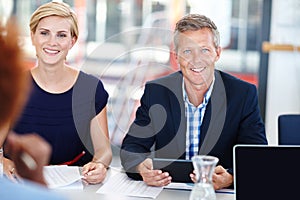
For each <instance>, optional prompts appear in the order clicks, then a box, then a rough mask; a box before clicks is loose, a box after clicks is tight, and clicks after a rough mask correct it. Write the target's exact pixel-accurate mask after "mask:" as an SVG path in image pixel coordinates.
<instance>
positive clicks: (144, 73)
mask: <svg viewBox="0 0 300 200" xmlns="http://www.w3.org/2000/svg"><path fill="white" fill-rule="evenodd" d="M46 2H49V0H48V1H47V0H36V1H33V0H22V1H18V0H0V15H2V22H1V23H5V20H6V19H7V18H8V17H9V16H16V19H17V20H18V23H19V24H20V26H21V29H22V38H21V40H20V41H21V45H22V47H23V48H24V51H25V53H26V63H27V67H28V68H30V67H32V66H34V64H35V55H34V50H33V46H32V45H31V42H30V37H29V26H28V24H29V18H30V15H31V13H32V12H33V11H34V10H35V9H36V8H37V7H38V6H40V5H41V4H43V3H46ZM64 2H66V3H68V4H70V5H71V6H72V7H73V9H74V10H75V12H76V13H77V15H78V18H79V27H80V35H79V40H78V42H77V44H76V45H75V47H74V48H73V49H72V50H71V52H70V54H69V55H68V58H67V61H68V62H69V63H72V65H73V66H76V67H78V68H80V69H81V70H83V71H85V72H87V73H91V74H93V75H95V76H97V77H99V78H100V79H101V80H102V81H103V83H104V86H105V88H106V89H107V91H108V92H109V95H110V99H109V103H108V111H109V112H108V117H109V121H108V123H109V132H110V137H111V142H112V144H113V146H114V147H116V148H117V149H118V147H119V146H120V144H121V141H122V138H123V137H124V134H125V133H126V131H127V129H128V126H129V124H130V123H131V122H132V120H133V118H134V113H135V109H136V108H137V106H138V105H139V98H140V97H141V95H142V91H143V85H144V83H145V82H146V81H148V80H151V79H153V78H156V77H159V76H162V75H165V74H168V73H171V72H174V71H175V70H178V69H177V68H176V66H177V65H176V63H175V61H174V58H173V57H172V55H171V53H170V52H171V51H172V44H171V37H170V36H171V34H172V30H173V28H174V25H175V22H176V21H177V20H178V19H179V18H180V17H181V16H183V15H185V14H186V13H201V14H205V15H207V16H209V17H210V18H211V19H212V20H213V21H214V22H215V23H216V25H217V26H218V28H219V31H220V34H221V45H222V48H223V51H222V54H221V59H220V60H219V61H218V63H217V66H216V68H217V69H220V70H224V71H226V72H228V73H231V74H233V75H235V76H237V77H239V78H241V79H243V80H245V81H248V82H251V83H253V84H255V85H256V86H257V89H258V95H259V104H260V105H259V106H260V109H261V114H262V117H263V119H264V122H265V125H266V133H267V138H268V141H269V143H270V144H273V145H277V144H278V140H277V134H278V130H277V129H278V128H277V127H278V124H277V120H278V116H279V115H281V114H299V113H300V103H299V102H300V82H299V80H300V79H299V75H300V66H299V63H300V54H299V52H300V38H299V37H298V36H299V35H300V12H299V9H300V2H299V1H298V0H286V1H281V0H251V1H250V0H222V1H219V0H210V1H206V0H171V1H170V0H65V1H64ZM158 30H159V31H158Z"/></svg>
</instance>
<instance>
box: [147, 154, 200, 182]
mask: <svg viewBox="0 0 300 200" xmlns="http://www.w3.org/2000/svg"><path fill="white" fill-rule="evenodd" d="M153 168H154V169H160V170H162V171H163V172H169V174H170V176H171V177H172V182H179V183H193V181H192V179H191V178H190V174H191V173H193V170H194V167H193V163H192V161H191V160H179V159H165V158H153Z"/></svg>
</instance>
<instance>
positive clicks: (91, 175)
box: [82, 162, 107, 184]
mask: <svg viewBox="0 0 300 200" xmlns="http://www.w3.org/2000/svg"><path fill="white" fill-rule="evenodd" d="M106 173H107V169H106V167H105V166H104V165H103V164H102V163H100V162H89V163H87V164H85V165H84V166H83V168H82V175H83V179H84V180H85V181H86V182H87V183H90V184H97V183H101V182H102V181H103V180H104V179H105V177H106Z"/></svg>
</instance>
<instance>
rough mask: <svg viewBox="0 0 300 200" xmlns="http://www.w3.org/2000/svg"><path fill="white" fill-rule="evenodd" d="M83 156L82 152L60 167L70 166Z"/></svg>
mask: <svg viewBox="0 0 300 200" xmlns="http://www.w3.org/2000/svg"><path fill="white" fill-rule="evenodd" d="M84 154H85V151H82V152H81V153H80V154H79V155H78V156H76V157H75V158H74V159H73V160H70V161H67V162H64V163H62V164H61V165H72V164H74V163H75V162H77V161H78V160H79V159H80V158H81V157H82V156H83V155H84Z"/></svg>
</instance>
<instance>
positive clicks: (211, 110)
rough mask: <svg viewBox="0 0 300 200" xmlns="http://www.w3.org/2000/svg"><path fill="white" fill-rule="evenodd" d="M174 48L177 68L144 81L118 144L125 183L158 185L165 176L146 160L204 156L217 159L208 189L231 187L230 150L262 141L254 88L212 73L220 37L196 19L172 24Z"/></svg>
mask: <svg viewBox="0 0 300 200" xmlns="http://www.w3.org/2000/svg"><path fill="white" fill-rule="evenodd" d="M174 47H175V55H176V59H177V63H178V65H179V67H180V71H178V72H175V73H173V74H171V75H168V76H166V77H162V78H159V79H156V80H153V81H150V82H147V83H146V85H145V89H144V94H143V96H142V98H141V101H140V103H141V105H140V107H139V108H138V110H137V111H136V118H135V120H134V122H133V123H132V125H131V126H130V128H129V131H128V132H127V134H126V136H125V138H124V140H123V143H122V147H121V152H120V153H121V154H120V156H121V162H122V165H123V167H124V168H125V170H126V172H127V174H128V176H129V177H131V178H134V179H142V180H144V182H145V183H147V184H148V185H152V186H165V185H168V184H169V183H170V182H171V181H172V177H171V176H170V175H169V173H167V172H162V171H161V170H155V169H153V161H152V159H151V158H153V157H157V158H170V159H183V160H190V159H191V158H192V157H193V156H194V155H197V154H202V155H211V156H215V157H218V158H219V163H218V165H217V166H216V168H215V171H214V174H213V177H212V179H213V185H214V188H215V189H221V188H227V187H232V186H233V146H234V145H235V144H267V139H266V134H265V126H264V123H263V121H262V118H261V116H260V110H259V107H258V97H257V89H256V86H255V85H252V84H250V83H247V82H245V81H242V80H240V79H238V78H235V77H233V76H231V75H229V74H227V73H225V72H222V71H220V70H217V69H215V63H216V62H217V61H218V60H219V58H220V55H221V47H220V36H219V32H218V29H217V27H216V25H215V24H214V23H213V22H212V21H211V20H210V19H209V18H208V17H206V16H204V15H198V14H189V15H187V16H185V17H183V18H182V19H180V20H179V21H178V22H177V24H176V28H175V32H174ZM182 170H184V169H182ZM190 176H191V179H192V181H194V182H195V181H196V180H195V175H194V174H193V173H192V174H191V175H190Z"/></svg>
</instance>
